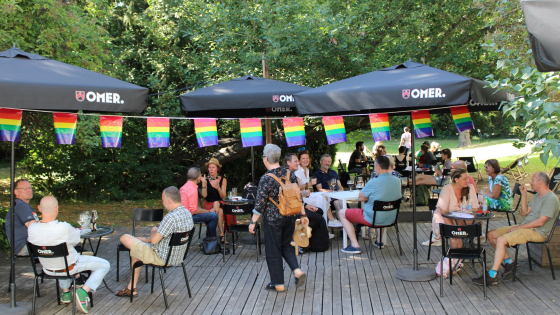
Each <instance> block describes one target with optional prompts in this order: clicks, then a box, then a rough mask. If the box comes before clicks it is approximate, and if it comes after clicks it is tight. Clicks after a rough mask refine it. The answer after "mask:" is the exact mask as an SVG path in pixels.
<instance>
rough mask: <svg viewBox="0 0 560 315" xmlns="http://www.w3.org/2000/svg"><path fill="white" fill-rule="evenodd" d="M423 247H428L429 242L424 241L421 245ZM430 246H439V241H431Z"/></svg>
mask: <svg viewBox="0 0 560 315" xmlns="http://www.w3.org/2000/svg"><path fill="white" fill-rule="evenodd" d="M422 245H423V246H430V241H425V242H423V243H422ZM432 246H441V239H439V240H434V239H432Z"/></svg>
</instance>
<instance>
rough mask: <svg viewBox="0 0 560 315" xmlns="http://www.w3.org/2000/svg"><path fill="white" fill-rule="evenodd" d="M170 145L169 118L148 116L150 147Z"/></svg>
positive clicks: (166, 146)
mask: <svg viewBox="0 0 560 315" xmlns="http://www.w3.org/2000/svg"><path fill="white" fill-rule="evenodd" d="M168 147H169V118H155V117H154V118H153V117H148V148H168Z"/></svg>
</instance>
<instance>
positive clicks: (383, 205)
mask: <svg viewBox="0 0 560 315" xmlns="http://www.w3.org/2000/svg"><path fill="white" fill-rule="evenodd" d="M400 207H401V200H400V199H398V200H394V201H380V200H375V201H374V202H373V224H372V226H373V227H389V226H393V225H395V224H396V223H397V220H398V218H399V208H400ZM387 211H394V212H395V220H394V221H393V222H391V223H390V224H386V225H377V224H376V222H375V220H376V217H377V214H378V213H379V212H387Z"/></svg>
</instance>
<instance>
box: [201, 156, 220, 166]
mask: <svg viewBox="0 0 560 315" xmlns="http://www.w3.org/2000/svg"><path fill="white" fill-rule="evenodd" d="M208 164H214V165H216V166H217V167H219V168H222V164H220V162H219V161H218V159H217V158H211V159H210V161H208V162H207V163H206V164H204V165H206V167H208Z"/></svg>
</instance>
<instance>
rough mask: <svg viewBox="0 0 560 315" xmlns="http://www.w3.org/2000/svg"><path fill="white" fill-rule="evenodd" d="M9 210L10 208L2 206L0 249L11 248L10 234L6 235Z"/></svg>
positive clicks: (0, 210)
mask: <svg viewBox="0 0 560 315" xmlns="http://www.w3.org/2000/svg"><path fill="white" fill-rule="evenodd" d="M8 210H10V209H8V208H4V207H0V251H2V250H5V249H8V248H10V243H9V242H8V236H7V235H6V227H5V226H4V224H5V222H6V215H7V214H8Z"/></svg>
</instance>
